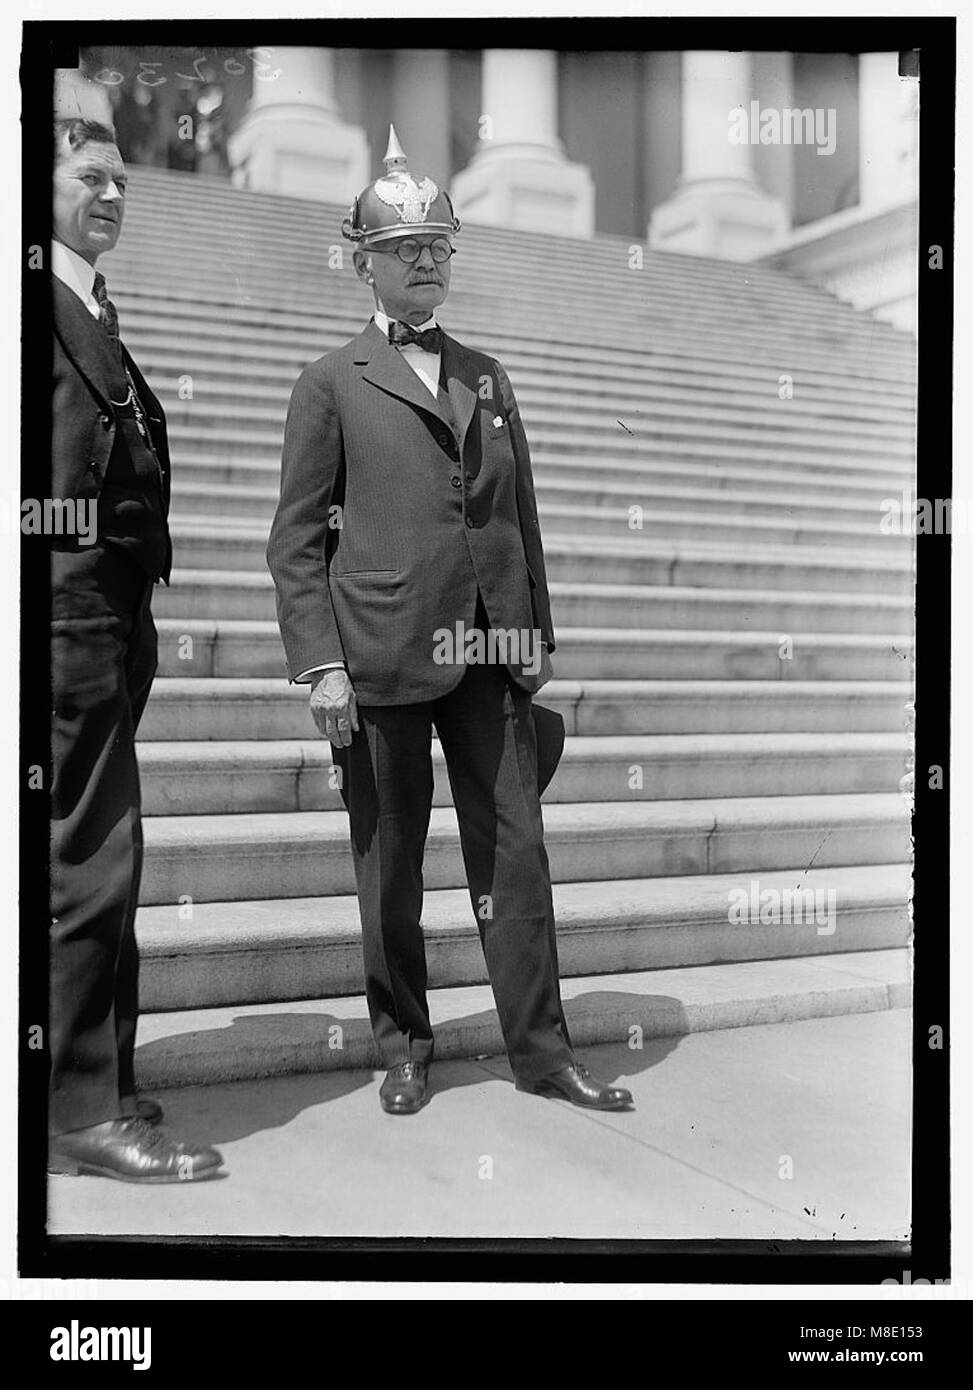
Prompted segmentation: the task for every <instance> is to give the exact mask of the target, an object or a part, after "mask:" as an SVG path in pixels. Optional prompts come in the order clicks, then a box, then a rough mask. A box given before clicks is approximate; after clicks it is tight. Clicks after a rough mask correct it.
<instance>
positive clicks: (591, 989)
mask: <svg viewBox="0 0 973 1390" xmlns="http://www.w3.org/2000/svg"><path fill="white" fill-rule="evenodd" d="M131 172H132V177H131V182H130V194H129V207H128V211H127V214H126V228H125V232H124V235H123V238H122V242H121V245H120V247H119V249H118V251H116V252H115V253H114V254H113V255H112V256H111V257H110V258H109V259H108V260H107V261H106V263H105V267H104V268H105V272H106V274H107V276H108V279H109V285H110V287H111V291H112V294H113V297H114V298H115V300H116V302H117V303H118V306H119V310H120V314H121V321H122V327H123V333H124V336H125V339H126V341H127V342H128V344H129V346H130V347H131V348H132V350H133V352H134V354H135V356H136V358H137V360H138V361H139V362H140V364H141V366H142V367H143V369H144V370H145V372H146V374H147V375H148V377H149V379H150V380H151V382H152V384H153V387H154V389H155V390H156V391H157V393H158V394H159V395H160V397H161V398H162V400H163V401H164V404H165V407H166V410H167V414H168V419H169V427H170V438H171V442H172V448H173V461H174V487H173V505H172V530H173V538H174V546H175V564H174V572H173V578H172V587H171V589H169V590H167V591H162V590H160V591H158V592H157V595H156V600H155V613H156V620H157V623H158V626H159V632H160V671H159V677H158V679H157V681H156V684H155V687H154V690H153V694H152V698H151V700H150V703H149V706H148V709H147V712H146V715H145V719H144V722H143V726H142V730H141V736H140V744H139V758H140V764H141V768H142V778H143V797H144V809H145V815H146V820H145V839H146V860H145V872H144V878H143V885H142V901H141V907H140V911H139V917H138V922H137V929H138V934H139V938H140V942H141V948H142V960H143V966H142V1003H143V1009H144V1011H145V1012H144V1015H143V1020H142V1024H141V1032H140V1039H141V1046H140V1049H139V1058H140V1065H141V1068H142V1076H143V1081H144V1084H147V1085H148V1084H151V1085H153V1086H160V1085H165V1084H177V1083H183V1082H193V1081H207V1080H218V1079H233V1078H243V1077H249V1076H260V1075H271V1074H274V1073H279V1072H284V1071H294V1070H314V1069H318V1068H332V1067H335V1066H361V1065H370V1064H371V1063H372V1062H373V1060H374V1056H373V1052H372V1049H371V1040H370V1034H369V1030H368V1023H367V1015H366V1010H365V1005H364V1000H363V998H362V997H361V989H362V981H361V967H360V958H359V951H360V942H359V924H358V916H357V906H356V903H355V899H354V881H353V874H352V866H351V859H350V854H349V852H348V849H347V821H346V817H345V815H344V812H343V811H342V809H341V804H340V800H339V797H338V793H337V792H336V791H335V790H333V789H332V788H331V787H330V785H329V779H328V772H329V767H330V758H329V755H328V744H327V743H326V742H325V741H323V740H321V739H320V738H318V737H317V735H316V733H315V731H314V728H313V725H312V723H311V720H310V717H309V715H308V712H307V692H306V689H300V688H295V687H289V686H288V685H287V683H286V678H285V675H284V665H283V654H282V650H281V645H280V640H279V637H278V633H277V628H276V623H275V621H274V600H273V587H272V584H271V581H270V577H269V575H268V573H267V570H266V565H265V563H264V558H263V552H264V546H265V544H266V537H267V532H268V528H269V524H270V520H271V517H272V515H273V511H274V507H275V504H276V498H277V485H278V468H279V458H280V444H281V438H282V433H283V421H284V414H285V411H286V406H287V400H288V397H289V394H290V390H291V388H292V386H293V384H294V381H295V380H296V378H297V376H298V373H299V372H300V370H301V368H302V367H303V366H304V365H305V364H306V363H307V362H308V361H310V360H311V359H312V358H314V357H317V356H320V355H321V354H322V353H323V352H326V351H328V350H329V349H331V348H333V347H336V346H338V345H339V344H341V343H342V342H344V341H346V340H347V339H348V338H349V337H350V336H352V335H353V334H354V333H355V332H357V331H358V330H359V328H360V327H361V325H362V324H363V323H364V322H365V320H366V319H367V317H368V314H369V311H370V306H369V303H368V300H367V298H366V295H365V292H364V290H363V289H362V287H361V286H360V285H359V284H358V282H357V281H356V280H355V277H354V273H353V270H352V268H351V257H350V253H349V250H348V247H347V245H344V246H343V244H342V242H341V238H340V235H339V234H338V231H337V228H338V225H339V222H340V217H341V214H342V212H343V211H344V210H343V209H339V208H336V207H331V206H327V205H321V204H318V203H312V202H301V201H296V200H283V199H278V198H273V197H269V196H261V195H256V194H248V193H243V192H239V191H236V190H232V189H230V188H229V187H227V186H226V185H225V184H223V183H220V182H217V181H215V180H208V179H206V178H197V177H192V176H186V175H178V174H170V173H166V172H163V171H160V170H152V169H142V168H136V169H134V170H132V171H131ZM457 245H458V254H457V256H456V258H455V260H454V262H453V287H452V290H451V294H450V298H449V300H448V302H447V305H446V306H445V308H444V310H443V311H442V314H441V318H442V321H443V323H444V324H445V326H446V327H447V328H448V329H449V330H451V331H452V332H454V333H455V334H456V336H457V337H459V338H461V339H463V340H465V341H468V342H469V343H471V344H472V345H475V346H477V347H480V348H482V349H484V350H485V351H487V352H490V353H492V354H494V355H496V356H498V357H499V358H500V359H501V360H502V361H503V363H504V364H505V366H506V367H507V368H508V370H509V372H510V376H511V379H512V381H513V384H514V387H515V389H516V391H517V394H518V398H519V401H520V404H521V408H522V412H523V415H524V419H525V423H526V427H527V431H528V436H529V438H530V441H531V446H532V456H533V462H534V474H535V482H536V487H537V497H538V506H539V513H540V519H541V525H542V528H543V531H544V537H545V549H546V554H547V560H548V574H549V578H550V580H551V592H552V599H553V604H554V621H555V627H556V630H557V635H558V650H557V653H556V656H555V669H556V673H557V679H556V680H555V681H554V682H553V683H552V684H551V685H550V686H548V687H547V688H546V689H545V691H544V693H543V700H544V703H546V704H549V705H551V706H553V707H556V708H557V709H559V710H560V711H561V712H562V714H563V715H564V717H565V720H566V724H567V730H568V739H567V744H566V748H565V755H564V760H563V762H562V765H561V768H560V771H559V773H558V775H557V777H556V778H555V780H554V783H553V784H552V786H551V788H550V789H549V791H548V793H547V794H546V796H545V824H546V827H547V840H548V851H549V855H550V859H551V865H552V871H553V876H554V879H555V902H556V906H557V909H558V923H559V933H560V941H561V960H562V971H563V974H564V976H565V987H564V992H565V998H566V1001H567V1004H566V1007H567V1013H568V1017H569V1021H570V1022H571V1026H572V1031H573V1033H574V1036H575V1039H576V1041H577V1042H578V1043H581V1044H585V1043H592V1042H595V1041H604V1040H617V1039H624V1038H626V1037H629V1038H631V1037H632V1036H633V1034H632V1032H631V1030H632V1029H633V1028H635V1029H637V1030H641V1031H640V1033H639V1036H640V1037H641V1036H651V1035H652V1034H660V1033H678V1032H682V1031H685V1030H686V1029H691V1028H713V1027H726V1026H733V1025H738V1024H744V1023H753V1022H758V1021H777V1020H780V1019H785V1018H792V1017H808V1016H813V1015H815V1014H830V1013H835V1012H843V1011H850V1010H856V1009H870V1008H886V1007H890V1006H893V1005H896V1004H899V1003H901V1002H903V1001H904V1000H905V998H906V997H907V974H908V971H907V961H906V951H905V946H906V943H907V941H908V937H909V931H910V923H909V908H908V903H909V895H910V888H911V870H910V854H911V845H910V834H909V806H908V802H907V800H906V799H905V797H903V795H902V794H901V793H900V791H899V789H898V786H899V781H900V779H901V778H902V776H903V774H904V773H905V771H906V770H907V766H908V758H909V753H910V748H911V736H910V733H909V729H910V723H909V716H908V703H909V701H910V699H911V693H912V686H911V675H912V671H911V661H912V629H913V607H912V582H913V581H912V545H911V541H910V539H909V538H908V537H896V536H886V535H883V534H882V533H881V532H880V530H879V520H880V510H879V507H880V502H881V500H882V499H883V498H884V497H888V496H895V497H897V496H900V495H901V492H902V490H903V489H905V488H909V487H912V486H914V472H913V405H914V379H915V363H914V346H913V343H912V340H911V339H909V338H907V337H906V336H905V335H902V334H900V333H898V332H896V331H895V330H893V329H891V328H889V327H887V326H886V325H883V324H879V323H876V322H874V321H872V320H871V319H869V318H867V317H864V316H862V315H860V314H858V313H856V312H854V311H853V310H851V309H850V308H848V307H847V306H845V305H842V304H840V303H838V302H837V301H835V300H834V299H833V298H831V297H830V296H829V295H827V294H825V293H823V292H820V291H817V290H815V289H814V288H813V287H811V286H809V285H807V284H804V283H802V282H799V281H797V280H794V279H791V278H789V277H788V276H787V275H785V274H783V273H780V272H776V271H772V270H768V269H766V268H762V267H757V266H741V265H729V264H725V263H720V262H709V261H705V260H700V259H695V258H690V257H682V256H673V255H658V254H650V253H649V252H648V251H647V250H645V248H644V247H643V248H642V255H643V257H644V263H643V264H642V266H641V268H633V266H632V259H633V257H632V251H631V248H630V247H629V245H628V244H627V243H626V242H624V241H623V240H621V239H619V238H610V237H599V238H596V239H595V240H593V241H575V240H570V239H567V238H548V237H540V236H537V235H526V234H518V235H513V234H511V233H508V232H503V231H499V230H494V229H487V228H476V227H473V228H467V229H465V230H464V231H463V232H462V233H461V235H460V237H459V239H458V243H457ZM342 246H343V261H344V264H343V266H342V267H340V268H339V267H336V265H335V255H334V251H333V248H335V247H342ZM788 382H790V383H791V385H792V395H791V398H789V399H782V398H781V397H782V395H783V396H785V397H786V396H787V395H788V389H787V387H788ZM639 509H641V510H639ZM639 523H640V524H639ZM437 753H438V749H437ZM425 877H426V885H427V895H426V909H425V913H424V919H423V920H424V927H425V931H426V937H427V950H428V956H429V965H430V982H431V985H432V986H433V994H432V996H431V1002H432V1006H433V1017H434V1022H435V1023H436V1025H437V1040H438V1042H437V1046H438V1053H439V1055H444V1056H448V1055H473V1054H480V1053H489V1052H496V1051H499V1050H500V1048H501V1043H500V1036H499V1030H498V1027H497V1024H496V1019H495V1015H494V1014H493V1013H492V998H491V996H490V993H489V988H488V986H487V985H486V984H485V978H486V977H485V973H484V969H483V962H482V957H481V955H480V950H479V943H478V940H477V936H476V930H475V926H474V922H473V918H472V914H471V911H470V907H469V901H468V898H467V896H466V893H465V890H464V888H463V883H464V878H463V871H462V862H461V859H460V855H459V846H458V838H457V834H456V825H455V818H454V814H453V811H452V808H451V805H450V798H449V791H448V786H447V784H446V780H445V776H444V768H443V766H442V763H441V759H438V758H437V764H436V801H435V809H434V811H433V817H432V824H431V829H430V837H429V843H428V848H427V854H426V863H425ZM752 880H757V881H758V883H759V888H760V889H761V890H764V889H780V890H784V889H794V888H801V889H823V890H829V889H831V890H834V892H835V894H836V902H837V925H836V927H835V929H834V930H833V931H831V932H824V931H822V930H819V928H818V927H817V926H816V925H815V924H813V923H805V924H790V925H787V924H779V925H774V924H772V923H767V922H763V923H761V922H755V923H753V924H750V925H739V924H734V923H733V922H731V921H730V920H729V916H728V903H729V899H730V895H731V893H732V892H733V891H734V890H736V889H739V888H741V887H742V888H743V889H747V890H748V889H749V885H750V883H751V881H752Z"/></svg>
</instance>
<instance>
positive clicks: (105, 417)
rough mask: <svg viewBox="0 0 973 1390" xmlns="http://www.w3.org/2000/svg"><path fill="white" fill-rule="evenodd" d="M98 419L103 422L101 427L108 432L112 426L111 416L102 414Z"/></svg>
mask: <svg viewBox="0 0 973 1390" xmlns="http://www.w3.org/2000/svg"><path fill="white" fill-rule="evenodd" d="M98 419H99V420H100V421H101V427H102V429H105V430H107V429H108V428H109V426H110V425H111V416H110V415H105V414H101V415H99V416H98Z"/></svg>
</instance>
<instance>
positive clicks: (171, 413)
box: [152, 361, 915, 458]
mask: <svg viewBox="0 0 973 1390" xmlns="http://www.w3.org/2000/svg"><path fill="white" fill-rule="evenodd" d="M294 380H295V378H291V379H290V380H288V381H286V382H280V383H279V384H276V385H267V384H266V381H265V380H264V379H263V378H262V377H261V376H260V375H259V374H257V373H254V374H253V375H252V376H251V377H249V378H247V377H244V378H241V379H235V380H233V381H229V382H225V381H220V380H219V379H217V378H216V377H215V376H214V375H213V374H212V373H211V372H209V371H207V370H206V369H205V367H203V368H201V369H200V370H197V371H195V372H190V370H189V367H188V366H187V364H186V363H185V361H183V362H180V363H179V364H178V367H177V371H176V373H175V374H171V373H170V372H169V371H167V372H165V373H164V374H163V373H160V372H159V371H158V369H157V370H156V371H155V372H154V374H153V376H152V389H153V390H154V391H155V394H156V395H157V396H158V397H159V399H160V400H161V401H162V403H163V405H164V406H165V409H166V416H167V418H168V419H169V420H171V421H173V422H174V423H180V424H189V423H192V422H193V421H196V420H200V419H202V420H210V419H225V420H227V421H229V422H230V423H238V422H241V421H252V422H253V423H255V424H258V425H259V424H261V423H270V424H277V423H280V424H282V423H283V420H284V418H285V416H286V414H287V406H288V403H289V401H290V397H291V391H292V389H293V386H294ZM190 391H191V394H189V393H190ZM517 400H518V403H519V405H520V409H521V413H522V415H523V417H524V419H525V420H526V421H527V422H528V423H529V424H530V425H531V426H532V428H535V429H543V428H544V427H545V426H546V425H548V424H550V423H551V422H552V421H554V422H557V421H560V420H563V418H564V416H565V415H568V416H570V418H571V419H572V421H573V422H574V423H575V424H576V426H577V427H578V428H579V429H582V428H583V429H587V430H594V429H604V428H605V426H606V425H608V426H614V425H616V424H618V423H621V424H622V425H623V426H624V427H627V428H629V429H631V430H633V431H635V432H640V431H641V430H642V429H644V428H645V426H646V424H647V423H649V422H650V423H651V427H652V430H653V432H654V433H656V434H661V433H666V434H668V433H673V434H680V435H681V434H684V433H687V432H689V433H694V432H696V431H697V430H698V428H699V426H700V425H702V424H703V423H704V422H705V423H710V424H715V425H716V426H717V427H718V428H719V429H721V430H723V431H727V432H729V434H730V435H731V436H735V435H737V434H738V433H741V432H744V431H746V432H748V433H751V432H752V433H753V435H754V436H755V437H756V438H758V439H761V440H762V439H767V440H768V441H769V442H782V443H788V442H790V441H791V440H793V439H794V438H795V437H797V438H799V439H800V438H807V437H808V436H809V435H810V436H812V437H813V439H814V442H815V444H816V445H819V446H825V445H827V446H828V447H830V448H840V449H842V450H844V449H845V448H846V447H848V446H849V445H850V446H851V447H853V448H854V449H855V450H858V449H860V450H861V451H863V452H868V453H874V454H879V455H882V456H884V455H885V454H891V455H892V456H895V455H897V454H902V455H905V456H906V457H908V458H911V457H912V456H913V454H914V451H915V441H914V430H913V429H911V428H910V427H909V426H908V424H903V425H900V426H898V427H896V426H895V425H891V424H889V423H888V422H885V423H883V424H871V423H869V422H867V421H850V420H847V419H840V418H839V419H835V418H834V417H831V416H828V415H827V414H825V413H824V412H822V411H820V410H816V411H811V412H808V411H804V410H802V409H801V408H800V407H799V406H798V407H796V408H795V405H794V402H793V401H781V400H779V399H778V398H777V397H776V396H775V395H772V394H771V393H770V392H768V393H767V400H766V401H765V402H762V403H760V405H759V406H758V407H755V408H753V409H751V410H749V411H746V412H744V411H742V410H740V408H739V405H737V408H736V409H733V408H732V407H731V405H730V402H728V401H723V400H720V401H717V402H715V403H714V404H712V405H708V404H706V403H705V402H701V401H700V400H699V399H698V398H697V399H695V400H694V399H693V393H692V392H686V393H685V401H684V402H681V401H678V400H674V399H673V398H672V396H671V394H670V393H667V392H662V391H657V392H655V393H647V392H645V391H644V390H639V391H632V392H630V393H628V394H627V395H619V394H617V393H612V394H610V393H608V392H607V391H605V390H600V391H597V392H592V391H591V389H590V387H589V389H588V391H584V392H582V391H578V390H569V389H568V388H567V387H566V386H565V384H564V383H563V382H561V381H560V380H559V379H558V378H557V377H556V376H552V379H551V381H550V382H549V383H544V384H542V385H541V386H540V387H532V388H528V389H520V390H518V392H517Z"/></svg>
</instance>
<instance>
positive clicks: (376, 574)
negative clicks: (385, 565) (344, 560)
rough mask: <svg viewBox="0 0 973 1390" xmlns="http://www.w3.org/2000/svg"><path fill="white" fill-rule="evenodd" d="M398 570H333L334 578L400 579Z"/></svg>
mask: <svg viewBox="0 0 973 1390" xmlns="http://www.w3.org/2000/svg"><path fill="white" fill-rule="evenodd" d="M399 573H400V572H399V571H398V570H340V571H339V570H332V571H331V578H332V579H398V578H399Z"/></svg>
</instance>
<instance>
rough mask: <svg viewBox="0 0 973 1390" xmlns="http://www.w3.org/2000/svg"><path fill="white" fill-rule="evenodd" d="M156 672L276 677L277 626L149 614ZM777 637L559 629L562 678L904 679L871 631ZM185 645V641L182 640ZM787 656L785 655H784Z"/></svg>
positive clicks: (279, 659) (906, 654)
mask: <svg viewBox="0 0 973 1390" xmlns="http://www.w3.org/2000/svg"><path fill="white" fill-rule="evenodd" d="M156 626H157V628H158V630H159V675H160V676H176V677H186V676H196V677H204V676H222V677H224V678H227V677H237V676H244V677H254V676H270V677H278V678H280V677H282V676H283V675H284V674H285V664H284V649H283V646H282V644H281V640H280V632H279V630H278V627H277V624H276V622H274V621H273V620H272V619H269V620H267V621H265V622H245V621H236V622H235V621H233V619H207V618H185V619H183V618H159V617H157V618H156ZM781 635H782V634H781V633H780V632H777V631H768V632H757V631H746V630H744V631H736V630H733V629H722V630H716V631H712V632H707V631H695V630H691V629H690V630H687V631H683V632H679V631H669V630H666V629H659V630H656V631H652V630H650V629H645V628H635V629H627V628H618V629H615V630H606V629H604V628H570V627H562V628H559V629H558V633H557V651H556V653H555V655H554V664H555V668H556V671H557V674H558V676H559V677H560V678H561V679H562V680H584V679H585V677H587V676H588V675H589V674H590V673H592V672H597V673H598V675H599V677H600V678H601V679H610V680H626V679H642V680H650V679H654V680H730V679H733V678H734V677H739V678H742V679H746V680H750V681H756V680H769V681H778V680H798V681H813V680H828V681H830V680H848V681H851V680H863V681H874V680H907V679H909V678H910V676H911V670H912V660H913V651H914V644H913V642H912V641H911V640H910V639H908V638H906V637H896V636H894V635H888V636H883V635H876V634H874V633H861V634H859V633H802V634H801V635H800V636H799V637H796V638H795V640H794V645H793V647H792V648H791V649H788V648H782V647H781ZM187 639H189V640H187ZM788 651H789V654H788Z"/></svg>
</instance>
